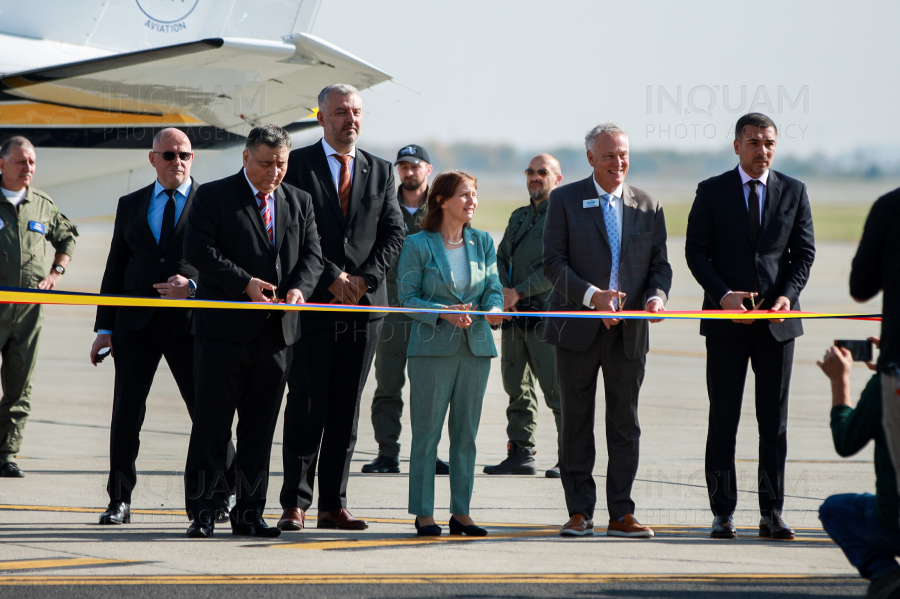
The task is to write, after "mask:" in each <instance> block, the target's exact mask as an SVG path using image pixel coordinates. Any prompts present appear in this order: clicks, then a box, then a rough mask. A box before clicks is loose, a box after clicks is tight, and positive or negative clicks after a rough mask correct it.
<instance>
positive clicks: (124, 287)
mask: <svg viewBox="0 0 900 599" xmlns="http://www.w3.org/2000/svg"><path fill="white" fill-rule="evenodd" d="M193 160H194V154H193V153H192V152H191V141H190V139H188V137H187V135H185V134H184V133H182V132H181V131H179V130H178V129H172V128H169V129H163V130H162V131H160V132H159V133H157V134H156V137H154V139H153V150H152V151H151V152H150V164H151V165H153V167H154V168H155V169H156V181H155V182H154V183H153V184H151V185H148V186H147V187H144V188H143V189H139V190H138V191H136V192H134V193H130V194H128V195H126V196H123V197H121V198H119V206H118V208H117V209H116V224H115V229H114V230H113V238H112V244H111V245H110V248H109V257H108V258H107V260H106V270H105V271H104V273H103V282H102V283H101V284H100V293H103V294H106V295H131V296H140V297H154V298H159V297H163V298H175V299H186V298H188V297H193V296H194V290H195V289H196V287H197V284H196V281H195V280H194V279H196V277H197V271H196V270H195V269H194V268H193V267H192V266H191V265H190V264H188V263H187V262H186V261H185V260H184V226H185V222H186V221H187V215H188V212H189V210H190V208H191V203H192V202H193V200H194V193H195V191H196V189H197V185H196V183H195V181H194V180H193V179H192V178H191V165H192V163H193ZM94 330H95V331H96V332H97V338H96V339H95V340H94V343H93V345H92V346H91V363H92V364H94V365H95V366H96V365H97V364H98V363H99V361H98V358H97V353H98V352H99V351H100V350H101V349H103V348H109V349H110V355H112V356H113V359H114V360H115V368H116V383H115V390H114V392H113V412H112V422H111V424H110V435H109V480H108V482H107V485H106V492H107V493H108V494H109V506H108V507H107V509H106V512H104V513H103V515H102V516H100V524H127V523H128V522H130V521H131V499H132V492H133V491H134V487H135V485H136V483H137V472H136V469H135V460H136V459H137V455H138V449H139V447H140V444H141V441H140V432H141V425H142V424H143V422H144V414H145V412H146V406H147V395H148V394H149V393H150V386H151V385H152V384H153V377H154V375H155V374H156V369H157V367H158V366H159V361H160V359H161V358H162V357H163V356H165V358H166V363H168V365H169V369H170V370H171V371H172V375H173V376H174V377H175V382H176V383H177V384H178V390H179V391H180V392H181V397H182V399H184V403H185V405H186V406H187V410H188V414H190V415H191V416H192V417H193V411H194V375H193V368H194V358H193V355H194V338H193V337H192V336H191V310H187V309H185V308H165V309H163V308H159V309H157V308H128V307H115V306H98V308H97V319H96V322H95V324H94ZM102 359H103V358H102V357H101V358H100V360H102ZM228 446H229V448H230V452H229V453H230V455H233V454H234V446H233V445H231V440H230V439H229V441H228ZM229 474H230V476H229V477H228V480H229V483H230V484H232V485H233V483H234V473H233V472H232V471H229ZM230 505H231V503H230V502H226V504H225V505H223V506H222V508H223V509H222V510H221V511H220V512H219V515H218V517H219V518H220V519H223V518H227V517H228V512H229V510H230Z"/></svg>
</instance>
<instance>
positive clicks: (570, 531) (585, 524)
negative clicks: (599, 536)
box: [559, 514, 594, 537]
mask: <svg viewBox="0 0 900 599" xmlns="http://www.w3.org/2000/svg"><path fill="white" fill-rule="evenodd" d="M593 534H594V521H593V520H588V519H587V517H586V516H584V515H582V514H572V517H571V518H569V521H568V522H566V525H565V526H563V527H562V528H561V529H559V536H561V537H589V536H591V535H593Z"/></svg>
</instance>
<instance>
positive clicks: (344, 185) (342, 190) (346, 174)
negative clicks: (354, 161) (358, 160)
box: [335, 154, 352, 218]
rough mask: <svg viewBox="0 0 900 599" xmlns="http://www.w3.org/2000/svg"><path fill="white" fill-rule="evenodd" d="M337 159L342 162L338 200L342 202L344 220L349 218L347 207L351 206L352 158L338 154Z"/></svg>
mask: <svg viewBox="0 0 900 599" xmlns="http://www.w3.org/2000/svg"><path fill="white" fill-rule="evenodd" d="M335 157H336V158H337V159H338V160H340V161H341V174H340V175H339V176H338V198H339V199H340V202H341V212H342V213H343V214H344V218H347V206H348V205H349V204H350V158H352V156H349V155H347V156H341V155H340V154H337V155H335Z"/></svg>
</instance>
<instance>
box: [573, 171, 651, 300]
mask: <svg viewBox="0 0 900 599" xmlns="http://www.w3.org/2000/svg"><path fill="white" fill-rule="evenodd" d="M591 181H593V182H594V188H595V189H596V190H597V197H598V199H600V206H598V208H600V210H604V211H605V210H606V200H604V199H603V196H605V195H606V194H607V191H605V190H604V189H603V188H602V187H600V184H599V183H597V179H596V178H594V177H591ZM624 187H625V183H622V184H621V185H619V186H618V187H616V188H615V189H614V190H612V193H611V195H612V198H610V200H609V201H610V202H611V203H612V207H613V209H614V210H615V211H616V221H617V222H616V224H617V225H618V227H619V262H620V263H621V261H622V218H623V213H624V209H625V201H624V200H623V199H622V191H623V188H624ZM588 210H596V208H588ZM619 277H620V278H619V281H621V271H620V273H619ZM598 291H600V289H599V288H598V287H595V286H594V285H591V286H590V287H588V288H587V291H585V292H584V298H583V299H582V300H581V303H583V304H584V305H585V306H587V307H588V308H590V309H591V310H594V309H595V308H594V306H593V305H592V304H591V299H592V298H593V297H594V294H595V293H596V292H598ZM655 299H658V300H660V301H662V298H661V297H659V296H658V295H654V296H653V297H649V298H647V304H649V303H650V302H652V301H653V300H655ZM625 301H626V302H627V301H628V298H627V297H626V298H625ZM645 307H646V304H645Z"/></svg>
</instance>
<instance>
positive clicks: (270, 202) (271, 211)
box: [244, 168, 275, 231]
mask: <svg viewBox="0 0 900 599" xmlns="http://www.w3.org/2000/svg"><path fill="white" fill-rule="evenodd" d="M244 178H245V179H247V185H249V186H250V189H251V190H252V191H253V196H254V199H255V200H256V208H257V210H258V209H259V198H257V197H255V196H256V194H258V193H259V190H258V189H256V188H255V187H253V183H250V177H248V176H247V169H246V168H245V169H244ZM266 204H268V206H269V214H271V215H272V231H275V192H274V191H273V192H272V193H270V194H269V197H268V198H267V199H266Z"/></svg>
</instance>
